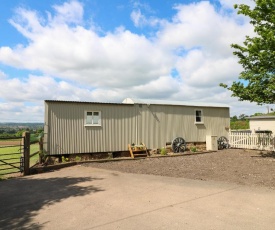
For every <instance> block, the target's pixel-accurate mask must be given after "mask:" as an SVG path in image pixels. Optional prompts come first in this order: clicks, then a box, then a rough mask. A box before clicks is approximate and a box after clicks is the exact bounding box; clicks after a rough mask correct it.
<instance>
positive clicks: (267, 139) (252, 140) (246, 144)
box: [228, 132, 275, 151]
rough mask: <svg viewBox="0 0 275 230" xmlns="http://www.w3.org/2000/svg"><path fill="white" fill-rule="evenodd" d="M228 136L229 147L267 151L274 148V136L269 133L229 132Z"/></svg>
mask: <svg viewBox="0 0 275 230" xmlns="http://www.w3.org/2000/svg"><path fill="white" fill-rule="evenodd" d="M228 137H229V146H230V148H238V149H258V150H268V151H273V150H274V149H275V138H274V136H273V135H271V134H266V133H259V134H255V133H242V132H229V135H228Z"/></svg>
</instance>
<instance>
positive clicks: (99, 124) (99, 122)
mask: <svg viewBox="0 0 275 230" xmlns="http://www.w3.org/2000/svg"><path fill="white" fill-rule="evenodd" d="M88 113H92V119H91V123H87V120H88V119H87V117H88ZM94 113H98V116H99V119H98V123H94V122H95V121H94ZM84 117H85V119H84V120H85V126H101V111H90V110H89V111H85V114H84Z"/></svg>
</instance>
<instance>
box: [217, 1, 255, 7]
mask: <svg viewBox="0 0 275 230" xmlns="http://www.w3.org/2000/svg"><path fill="white" fill-rule="evenodd" d="M220 3H221V5H222V6H223V7H224V8H233V6H234V5H235V4H238V5H240V4H245V5H248V6H250V7H254V6H255V1H254V0H238V1H235V0H220Z"/></svg>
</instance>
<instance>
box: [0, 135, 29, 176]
mask: <svg viewBox="0 0 275 230" xmlns="http://www.w3.org/2000/svg"><path fill="white" fill-rule="evenodd" d="M24 138H25V137H12V138H0V177H1V176H4V175H8V174H14V173H22V172H23V171H24Z"/></svg>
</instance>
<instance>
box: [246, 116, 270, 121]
mask: <svg viewBox="0 0 275 230" xmlns="http://www.w3.org/2000/svg"><path fill="white" fill-rule="evenodd" d="M248 119H249V120H258V119H260V120H261V119H275V116H256V117H248Z"/></svg>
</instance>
